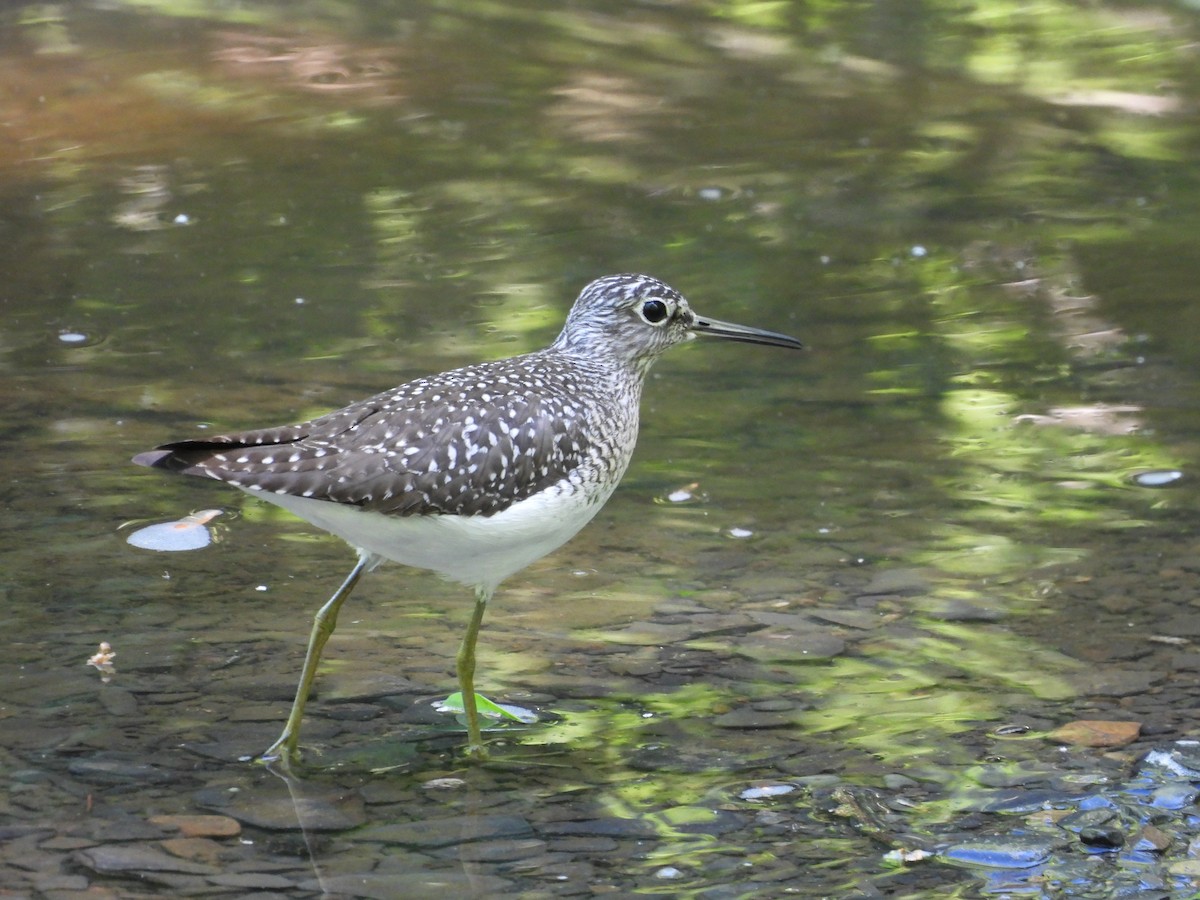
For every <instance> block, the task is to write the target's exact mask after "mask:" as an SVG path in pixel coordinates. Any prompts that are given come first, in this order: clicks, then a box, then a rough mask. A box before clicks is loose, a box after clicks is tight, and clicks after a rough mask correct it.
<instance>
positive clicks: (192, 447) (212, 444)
mask: <svg viewBox="0 0 1200 900" xmlns="http://www.w3.org/2000/svg"><path fill="white" fill-rule="evenodd" d="M244 446H246V445H245V444H237V443H231V442H229V441H177V442H176V443H174V444H163V445H162V446H161V447H155V448H154V449H153V450H147V451H146V452H145V453H139V454H138V455H137V456H135V457H134V458H133V461H134V463H136V464H137V465H139V466H146V467H147V468H150V469H165V470H166V471H168V472H186V471H187V470H188V469H190V468H192V467H193V466H195V465H197V464H198V463H202V462H205V461H206V460H208V459H211V458H212V457H213V455H215V454H217V453H226V452H228V451H230V450H238V449H241V448H242V447H244Z"/></svg>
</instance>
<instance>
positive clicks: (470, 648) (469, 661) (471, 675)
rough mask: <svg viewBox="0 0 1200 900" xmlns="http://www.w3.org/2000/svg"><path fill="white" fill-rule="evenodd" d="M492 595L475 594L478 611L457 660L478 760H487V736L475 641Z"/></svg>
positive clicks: (471, 750)
mask: <svg viewBox="0 0 1200 900" xmlns="http://www.w3.org/2000/svg"><path fill="white" fill-rule="evenodd" d="M492 593H493V589H491V588H478V589H477V590H476V591H475V609H474V611H473V612H472V613H471V622H470V624H468V625H467V633H466V634H464V635H463V639H462V643H461V644H460V645H459V647H458V656H457V657H456V658H455V663H456V666H455V668H456V669H457V670H458V684H459V687H460V688H461V689H462V698H463V712H464V713H465V714H466V716H467V755H468V756H472V757H474V758H475V759H485V758H487V750H486V748H484V746H483V735H482V734H481V733H480V731H479V707H478V705H477V704H476V702H475V641H476V640H477V639H478V637H479V626H480V624H482V622H483V612H484V610H486V609H487V603H488V600H490V599H491V598H492Z"/></svg>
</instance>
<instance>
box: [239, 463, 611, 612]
mask: <svg viewBox="0 0 1200 900" xmlns="http://www.w3.org/2000/svg"><path fill="white" fill-rule="evenodd" d="M614 486H615V485H614ZM246 493H248V494H250V495H251V496H254V497H258V498H260V499H262V500H266V501H268V502H270V503H274V504H276V505H277V506H282V507H283V508H284V509H286V510H287V511H288V512H291V513H293V514H295V515H297V516H299V517H300V518H302V519H304V520H305V521H307V522H311V523H312V524H313V525H316V526H317V527H318V528H321V529H324V530H325V531H328V532H330V533H331V534H336V535H337V536H338V537H340V538H341V539H342V540H344V541H346V542H347V543H348V544H350V545H351V546H352V547H354V548H356V549H357V550H358V551H359V552H361V553H365V554H373V555H376V556H380V557H382V558H384V559H389V560H391V561H393V562H398V563H403V564H404V565H407V566H415V567H416V568H419V569H430V570H432V571H434V572H437V573H438V574H439V575H442V576H444V577H446V578H449V579H450V580H452V581H457V582H459V583H461V584H466V585H470V586H471V587H476V588H483V589H484V590H487V591H489V592H491V591H494V590H495V589H496V587H497V586H498V585H499V584H500V582H501V581H503V580H504V579H505V578H507V577H508V576H509V575H512V574H513V573H514V572H517V571H519V570H521V569H523V568H525V567H526V566H527V565H529V564H530V563H532V562H534V561H535V560H538V559H541V558H542V557H543V556H545V555H546V554H547V553H549V552H550V551H552V550H554V549H556V548H558V547H561V546H562V545H563V544H565V543H566V542H567V541H568V540H570V539H571V538H572V537H574V536H575V535H576V534H577V533H578V532H579V530H580V529H581V528H583V526H584V525H586V524H587V523H588V522H590V521H591V520H592V517H593V516H595V515H596V513H597V512H599V511H600V507H602V506H603V505H604V503H605V501H606V500H608V498H609V496H610V495H611V494H612V489H611V488H610V489H609V490H606V491H602V492H600V493H598V494H592V495H591V496H590V497H589V496H587V492H585V491H571V492H566V491H559V490H557V489H555V488H550V489H548V490H545V491H542V492H541V493H539V494H535V495H534V496H532V497H530V498H528V499H527V500H522V501H521V502H519V503H515V504H513V505H512V506H510V507H509V508H508V509H506V510H504V511H503V512H499V513H496V514H495V515H493V516H488V517H486V518H485V517H483V516H385V515H380V514H378V513H371V512H365V511H363V510H361V509H359V508H358V507H356V506H346V505H343V504H340V503H332V502H329V501H327V500H313V499H310V498H306V497H295V496H292V495H291V494H272V493H268V492H266V491H252V490H247V491H246Z"/></svg>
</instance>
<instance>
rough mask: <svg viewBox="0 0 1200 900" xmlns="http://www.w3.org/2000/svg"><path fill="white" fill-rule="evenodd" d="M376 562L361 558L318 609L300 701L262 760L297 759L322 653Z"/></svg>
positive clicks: (284, 761) (299, 689)
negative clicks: (348, 600)
mask: <svg viewBox="0 0 1200 900" xmlns="http://www.w3.org/2000/svg"><path fill="white" fill-rule="evenodd" d="M375 562H376V560H375V558H374V557H371V556H362V557H360V558H359V560H358V564H357V565H356V566H355V567H354V569H353V570H352V571H351V572H350V574H349V575H347V576H346V580H345V581H343V582H342V586H341V587H339V588H338V589H337V590H336V591H335V592H334V594H333V596H332V597H330V598H329V600H328V601H327V602H326V603H325V605H324V606H322V607H321V608H320V609H319V610H317V614H316V616H314V617H313V627H312V632H311V633H310V634H309V636H308V652H307V653H306V654H305V655H304V668H303V669H301V670H300V684H299V685H298V686H297V687H296V699H295V700H293V701H292V711H291V713H289V714H288V719H287V724H286V725H284V726H283V733H282V734H280V735H279V738H278V739H277V740H276V741H275V743H273V744H272V745H271V746H270V747H268V748H267V750H266V752H265V753H263V755H262V757H261V758H262V760H263V761H264V762H270V761H272V760H279V761H280V762H281V763H282V764H283V765H284V766H287V765H288V764H289V763H292V762H294V761H295V759H296V758H297V756H298V746H297V745H298V744H299V742H300V722H301V720H302V719H303V718H304V704H305V703H307V702H308V692H309V691H310V690H311V689H312V683H313V679H314V678H316V677H317V664H318V663H319V662H320V661H321V651H322V650H323V649H325V642H326V641H328V640H329V636H330V635H331V634H333V629H334V628H336V627H337V617H338V610H339V609H341V607H342V603H344V602H345V600H346V598H347V597H349V596H350V592H351V591H352V590H354V586H355V585H356V584H358V579H360V578H362V575H363V572H365V571H367V569H369V568H372V566H373V564H374V563H375ZM472 700H474V698H472Z"/></svg>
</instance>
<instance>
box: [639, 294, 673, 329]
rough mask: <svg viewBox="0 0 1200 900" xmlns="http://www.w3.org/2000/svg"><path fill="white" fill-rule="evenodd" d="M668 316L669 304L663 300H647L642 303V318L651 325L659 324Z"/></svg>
mask: <svg viewBox="0 0 1200 900" xmlns="http://www.w3.org/2000/svg"><path fill="white" fill-rule="evenodd" d="M666 317H667V304H665V303H663V302H662V301H661V300H647V301H646V302H645V303H643V304H642V318H643V319H645V320H646V321H647V322H649V323H650V324H651V325H657V324H658V323H659V322H661V321H662V320H663V319H665V318H666Z"/></svg>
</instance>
